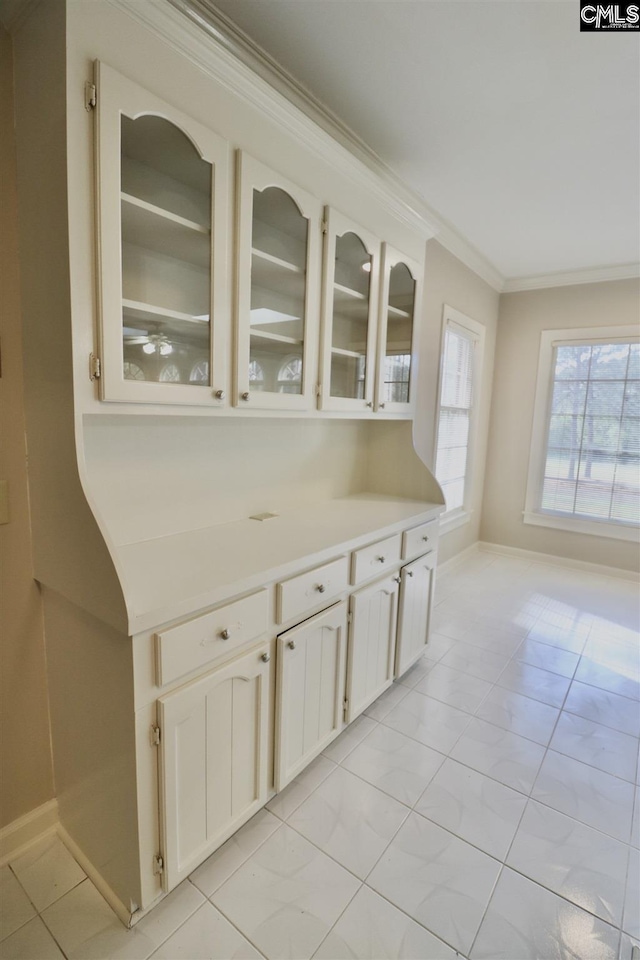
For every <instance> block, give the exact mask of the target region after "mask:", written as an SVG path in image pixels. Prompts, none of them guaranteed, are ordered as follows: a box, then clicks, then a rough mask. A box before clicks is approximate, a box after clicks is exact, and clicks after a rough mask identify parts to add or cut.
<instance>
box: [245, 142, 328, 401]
mask: <svg viewBox="0 0 640 960" xmlns="http://www.w3.org/2000/svg"><path fill="white" fill-rule="evenodd" d="M238 190H239V205H238V271H237V284H238V286H237V291H236V304H237V317H236V322H237V331H236V382H237V394H236V397H235V400H234V402H235V403H237V404H239V405H240V406H245V405H250V406H251V407H258V408H259V407H266V408H269V409H272V410H273V409H289V410H309V409H311V407H312V406H314V405H315V389H316V370H317V363H318V318H319V296H320V284H319V272H320V219H321V213H322V206H321V204H320V201H319V200H316V198H315V197H312V196H311V195H310V194H309V193H307V192H306V191H304V190H302V189H300V188H299V187H297V186H296V185H295V184H292V183H290V182H289V181H288V180H285V179H284V178H283V177H281V176H279V175H278V174H277V173H274V172H273V171H271V170H269V169H268V168H267V167H265V166H264V165H263V164H261V163H259V162H258V161H257V160H254V159H253V158H252V157H249V156H247V155H246V154H244V153H241V152H240V153H239V154H238Z"/></svg>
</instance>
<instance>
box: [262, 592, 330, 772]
mask: <svg viewBox="0 0 640 960" xmlns="http://www.w3.org/2000/svg"><path fill="white" fill-rule="evenodd" d="M346 646H347V604H346V603H345V602H344V601H343V602H342V603H337V604H336V605H335V606H333V607H330V608H329V609H328V610H325V611H324V612H323V613H319V614H317V615H316V616H315V617H311V619H310V620H306V621H305V622H304V623H302V624H300V626H298V627H294V628H293V629H291V630H287V631H286V633H283V634H281V635H280V636H279V637H278V646H277V650H278V652H277V685H276V749H275V787H276V790H281V789H282V788H283V787H285V786H286V785H287V784H288V783H289V782H290V781H291V780H293V778H294V777H295V776H297V774H298V773H300V771H301V770H302V769H303V768H304V767H306V765H307V764H308V763H309V762H310V761H311V760H313V758H314V757H315V756H317V755H318V754H319V753H320V752H321V751H322V750H324V748H325V747H326V746H327V745H328V744H329V743H331V741H332V740H333V739H334V738H335V737H337V735H338V734H339V733H340V730H341V729H342V722H343V712H344V683H345V654H346Z"/></svg>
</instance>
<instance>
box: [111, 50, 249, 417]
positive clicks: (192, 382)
mask: <svg viewBox="0 0 640 960" xmlns="http://www.w3.org/2000/svg"><path fill="white" fill-rule="evenodd" d="M97 93H98V96H97V114H98V116H97V158H98V178H97V182H98V193H99V217H100V261H101V271H100V304H101V318H100V319H101V323H100V328H101V347H100V355H101V359H102V371H101V378H100V384H101V396H102V399H104V400H124V401H133V402H139V403H189V404H202V403H205V404H206V403H208V404H211V405H213V406H224V405H225V393H226V390H227V384H226V380H227V366H228V361H227V353H228V341H229V332H230V305H229V297H228V281H227V269H228V264H227V236H228V224H229V218H228V203H229V200H228V197H229V149H228V145H227V143H226V142H225V141H224V140H222V139H221V138H219V137H218V136H216V135H215V134H214V133H212V132H211V131H210V130H208V129H207V128H206V127H204V126H201V125H200V124H199V123H197V122H196V121H194V120H191V119H190V118H189V117H186V116H184V114H182V113H180V112H179V111H177V110H174V109H173V107H171V106H169V105H168V104H166V103H164V102H162V101H160V100H158V99H157V98H156V97H154V96H152V95H151V94H149V93H147V91H146V90H144V89H143V88H142V87H140V86H138V85H137V84H135V83H133V82H131V81H130V80H127V79H126V78H125V77H123V76H121V75H120V74H118V73H116V72H115V71H114V70H112V69H111V68H110V67H107V66H106V65H105V64H99V65H98V72H97Z"/></svg>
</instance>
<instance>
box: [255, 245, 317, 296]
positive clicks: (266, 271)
mask: <svg viewBox="0 0 640 960" xmlns="http://www.w3.org/2000/svg"><path fill="white" fill-rule="evenodd" d="M304 281H305V271H304V270H303V269H302V267H298V266H296V265H295V264H294V263H290V262H289V261H288V260H281V259H280V257H274V256H273V255H272V254H270V253H264V252H263V251H262V250H257V249H256V248H255V247H254V248H253V249H252V250H251V284H252V287H261V288H262V289H264V290H269V291H271V292H273V293H277V294H280V295H283V296H288V297H296V298H297V299H298V300H300V301H301V300H302V298H303V297H304Z"/></svg>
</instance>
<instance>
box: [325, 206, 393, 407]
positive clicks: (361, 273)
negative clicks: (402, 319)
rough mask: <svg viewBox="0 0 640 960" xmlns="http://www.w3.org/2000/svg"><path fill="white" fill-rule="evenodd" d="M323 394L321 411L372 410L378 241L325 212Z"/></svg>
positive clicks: (343, 219) (366, 232)
mask: <svg viewBox="0 0 640 960" xmlns="http://www.w3.org/2000/svg"><path fill="white" fill-rule="evenodd" d="M325 219H326V224H327V226H326V233H325V243H324V259H323V264H324V275H323V310H322V348H321V370H320V381H321V393H320V405H321V407H322V409H323V410H350V411H352V412H360V413H365V412H366V411H367V410H369V409H370V410H372V409H373V395H374V381H375V370H374V367H375V361H376V318H377V311H378V293H379V290H378V287H379V276H380V241H379V240H378V239H377V238H376V237H374V236H373V234H371V233H369V231H367V230H365V229H364V228H362V227H359V226H358V225H357V224H354V223H352V222H351V221H350V220H348V219H347V218H346V217H344V216H342V214H340V213H338V211H336V210H332V209H331V208H330V207H328V208H327V210H326V214H325Z"/></svg>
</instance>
